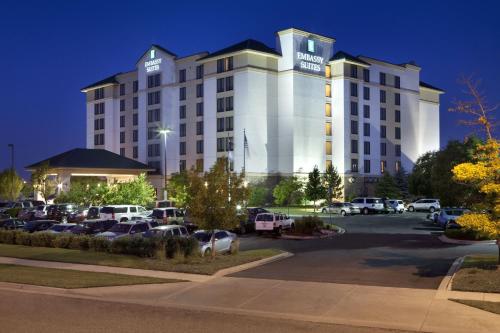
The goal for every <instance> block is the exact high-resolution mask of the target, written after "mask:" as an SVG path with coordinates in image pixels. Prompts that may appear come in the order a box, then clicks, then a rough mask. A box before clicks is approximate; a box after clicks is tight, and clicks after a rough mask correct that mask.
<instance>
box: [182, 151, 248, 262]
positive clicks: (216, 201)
mask: <svg viewBox="0 0 500 333" xmlns="http://www.w3.org/2000/svg"><path fill="white" fill-rule="evenodd" d="M244 181H245V176H244V174H240V175H237V174H236V173H234V172H230V171H229V168H228V161H227V160H226V159H219V160H217V162H216V163H215V164H214V165H213V166H212V167H211V168H210V170H209V171H208V172H205V173H204V174H203V175H200V174H199V173H198V172H197V171H194V170H191V171H189V172H188V187H187V190H188V196H187V197H188V199H187V200H188V201H187V207H188V211H189V217H190V218H191V219H192V222H194V223H195V224H197V225H198V226H199V227H200V228H201V229H204V230H206V231H208V232H210V233H211V234H212V239H211V241H212V258H213V257H215V232H214V231H215V230H216V229H233V228H235V227H237V225H238V221H239V220H238V211H237V206H238V205H241V203H243V202H245V201H246V200H247V199H248V189H247V188H246V187H245V186H244Z"/></svg>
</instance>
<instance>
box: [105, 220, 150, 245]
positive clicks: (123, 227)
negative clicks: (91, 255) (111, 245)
mask: <svg viewBox="0 0 500 333" xmlns="http://www.w3.org/2000/svg"><path fill="white" fill-rule="evenodd" d="M157 226H158V223H156V222H146V221H141V222H120V223H117V224H115V225H114V226H112V227H111V228H110V229H109V230H108V231H105V232H101V233H98V234H96V235H95V236H96V237H104V238H106V239H108V240H111V241H112V240H115V239H118V238H121V237H126V236H139V235H142V234H143V233H145V232H146V231H148V230H149V229H151V228H154V227H157Z"/></svg>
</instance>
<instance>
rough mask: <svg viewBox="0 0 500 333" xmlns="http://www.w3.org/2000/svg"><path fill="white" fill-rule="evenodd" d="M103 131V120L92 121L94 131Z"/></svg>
mask: <svg viewBox="0 0 500 333" xmlns="http://www.w3.org/2000/svg"><path fill="white" fill-rule="evenodd" d="M103 129H104V118H101V119H96V120H94V130H103Z"/></svg>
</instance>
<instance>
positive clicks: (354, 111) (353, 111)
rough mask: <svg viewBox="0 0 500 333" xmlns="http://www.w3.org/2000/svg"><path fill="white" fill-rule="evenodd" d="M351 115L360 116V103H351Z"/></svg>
mask: <svg viewBox="0 0 500 333" xmlns="http://www.w3.org/2000/svg"><path fill="white" fill-rule="evenodd" d="M351 115H353V116H357V115H358V102H351Z"/></svg>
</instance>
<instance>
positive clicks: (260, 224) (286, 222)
mask: <svg viewBox="0 0 500 333" xmlns="http://www.w3.org/2000/svg"><path fill="white" fill-rule="evenodd" d="M293 228H295V220H294V219H291V218H289V217H288V216H286V215H285V214H281V213H260V214H257V216H256V217H255V231H256V232H257V234H262V233H263V232H274V233H276V234H278V235H281V233H282V232H283V230H287V229H293Z"/></svg>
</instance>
